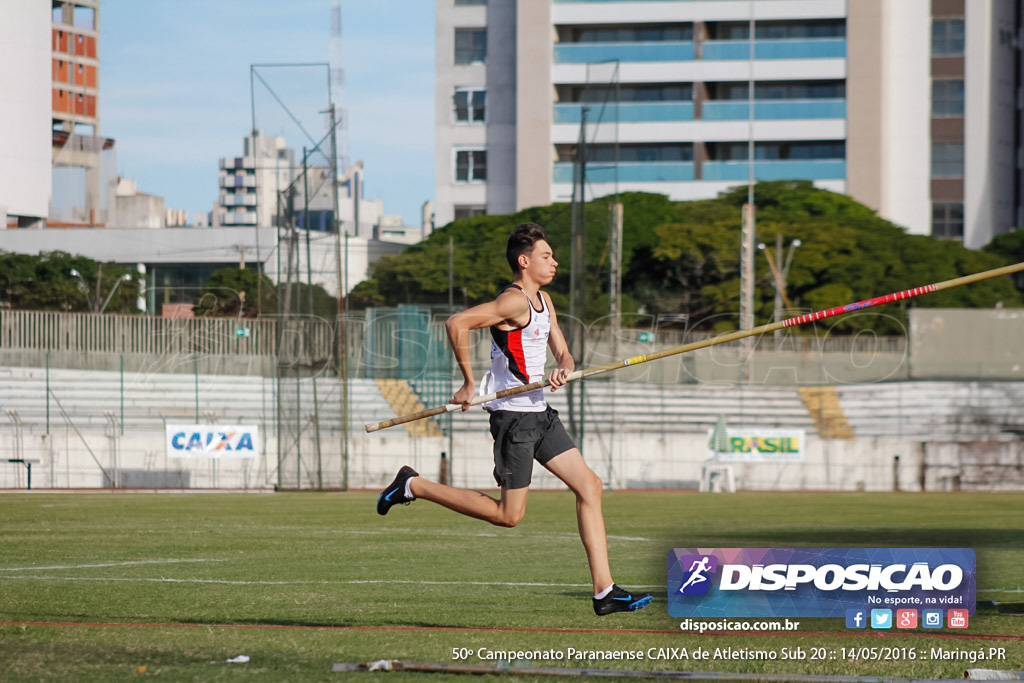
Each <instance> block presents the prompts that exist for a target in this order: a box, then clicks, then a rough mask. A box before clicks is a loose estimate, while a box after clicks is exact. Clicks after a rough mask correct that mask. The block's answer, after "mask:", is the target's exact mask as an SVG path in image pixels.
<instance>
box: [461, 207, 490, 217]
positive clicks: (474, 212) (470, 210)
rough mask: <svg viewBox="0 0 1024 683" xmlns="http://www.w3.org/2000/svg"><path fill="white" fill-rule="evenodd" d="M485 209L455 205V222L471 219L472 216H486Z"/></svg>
mask: <svg viewBox="0 0 1024 683" xmlns="http://www.w3.org/2000/svg"><path fill="white" fill-rule="evenodd" d="M486 215H487V207H486V206H478V205H468V206H467V205H456V206H455V220H459V219H460V218H472V217H473V216H486Z"/></svg>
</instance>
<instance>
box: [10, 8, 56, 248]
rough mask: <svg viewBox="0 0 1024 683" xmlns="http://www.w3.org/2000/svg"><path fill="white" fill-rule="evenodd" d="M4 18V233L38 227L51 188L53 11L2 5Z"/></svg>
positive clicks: (42, 218)
mask: <svg viewBox="0 0 1024 683" xmlns="http://www.w3.org/2000/svg"><path fill="white" fill-rule="evenodd" d="M0 16H2V17H3V21H0V93H2V97H3V105H2V106H0V230H3V229H5V228H8V227H12V228H18V227H37V226H41V225H42V223H43V221H44V220H45V219H46V215H47V211H48V208H49V203H50V188H51V183H52V180H51V178H52V175H51V160H50V157H51V151H50V149H51V147H50V146H51V133H50V109H51V106H50V105H51V93H50V85H51V81H50V70H51V69H50V67H51V60H52V51H51V49H50V30H51V17H50V11H49V8H48V7H47V5H46V4H43V3H39V2H22V1H21V0H0Z"/></svg>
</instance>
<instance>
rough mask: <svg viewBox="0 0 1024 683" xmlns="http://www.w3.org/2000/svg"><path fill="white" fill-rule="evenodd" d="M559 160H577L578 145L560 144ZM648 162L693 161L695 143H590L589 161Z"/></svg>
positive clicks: (588, 150) (558, 147)
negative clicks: (616, 144) (617, 144)
mask: <svg viewBox="0 0 1024 683" xmlns="http://www.w3.org/2000/svg"><path fill="white" fill-rule="evenodd" d="M556 151H557V153H558V160H559V161H562V162H569V161H575V160H576V145H558V146H557V147H556ZM616 160H618V161H619V162H620V163H648V162H659V161H665V162H676V163H678V162H682V161H693V145H692V144H690V143H666V144H661V145H659V144H625V145H619V146H618V147H616V146H615V145H588V146H587V161H588V162H591V163H593V162H598V163H614V162H615V161H616Z"/></svg>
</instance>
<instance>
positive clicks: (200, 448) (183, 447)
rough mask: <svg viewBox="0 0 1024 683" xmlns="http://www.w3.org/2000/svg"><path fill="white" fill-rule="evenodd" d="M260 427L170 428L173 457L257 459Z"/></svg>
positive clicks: (169, 434)
mask: <svg viewBox="0 0 1024 683" xmlns="http://www.w3.org/2000/svg"><path fill="white" fill-rule="evenodd" d="M259 452H260V434H259V427H258V425H196V424H191V425H186V424H169V425H167V457H169V458H255V457H257V456H258V455H259Z"/></svg>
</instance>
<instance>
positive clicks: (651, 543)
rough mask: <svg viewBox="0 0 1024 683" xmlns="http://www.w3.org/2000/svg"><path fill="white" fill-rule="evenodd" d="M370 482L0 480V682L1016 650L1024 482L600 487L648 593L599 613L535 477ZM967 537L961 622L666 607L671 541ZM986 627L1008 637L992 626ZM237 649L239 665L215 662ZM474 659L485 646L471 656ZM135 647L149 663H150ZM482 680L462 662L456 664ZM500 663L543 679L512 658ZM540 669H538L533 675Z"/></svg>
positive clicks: (851, 668) (620, 572)
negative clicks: (503, 499)
mask: <svg viewBox="0 0 1024 683" xmlns="http://www.w3.org/2000/svg"><path fill="white" fill-rule="evenodd" d="M375 499H376V494H375V493H371V492H359V493H322V494H319V493H305V494H298V493H289V494H132V493H117V494H111V493H45V492H33V493H31V494H28V493H5V494H0V680H2V681H21V680H115V679H117V680H123V679H125V678H146V677H152V676H159V677H160V678H161V679H162V680H190V681H191V680H201V681H207V680H227V679H230V680H236V679H245V680H266V681H284V680H303V681H305V680H326V681H338V680H341V679H343V678H344V679H352V680H360V681H367V682H370V681H377V680H380V681H414V680H418V681H424V680H426V681H430V680H441V679H442V678H448V677H447V676H444V677H440V676H430V675H429V674H415V673H409V672H402V673H399V672H392V673H372V674H371V673H350V674H340V673H331V665H332V663H334V662H365V661H373V660H379V659H404V660H417V661H428V662H439V663H445V664H451V663H453V658H452V651H453V649H455V648H470V649H472V650H473V651H474V652H475V651H476V650H477V649H478V648H488V649H490V650H548V649H552V648H553V649H561V650H565V649H567V648H570V647H572V648H576V649H577V650H643V651H646V650H647V649H648V648H652V647H653V648H659V647H674V648H680V647H685V648H690V649H692V648H696V647H702V648H705V649H709V650H711V651H714V649H715V648H728V647H731V648H734V649H748V650H772V651H776V652H779V651H780V650H781V649H783V648H789V649H790V650H793V649H795V648H798V647H799V648H801V649H802V650H803V651H804V652H805V653H806V652H809V651H810V649H811V648H825V650H826V651H827V652H830V653H842V648H848V649H853V648H879V647H892V648H913V650H914V651H921V650H923V651H927V652H930V648H932V647H935V648H941V649H942V650H943V651H944V652H959V653H965V652H970V651H978V650H979V649H981V650H982V651H986V652H987V651H988V648H990V647H997V648H1005V653H1006V659H1005V660H1004V661H980V662H977V663H974V664H972V663H971V662H969V661H963V660H960V661H956V660H954V661H937V660H935V659H933V658H931V657H930V656H928V657H925V658H924V659H922V658H918V659H915V660H903V661H870V660H867V659H864V658H859V657H858V658H846V657H843V656H842V655H841V654H839V655H838V656H837V657H836V658H835V659H832V658H826V659H825V660H816V661H812V660H810V659H803V660H800V661H792V660H789V661H781V660H780V661H770V662H760V661H745V660H725V659H714V658H712V659H709V660H702V661H694V660H679V659H655V660H648V659H645V660H644V661H639V662H607V661H586V660H583V661H581V660H574V661H562V662H542V661H534V662H533V665H535V666H571V667H594V668H615V669H626V668H637V669H645V670H652V669H653V670H686V671H716V672H761V671H764V672H774V673H790V674H844V675H865V676H874V675H879V676H904V677H921V678H959V677H962V675H963V672H964V670H965V669H967V668H973V667H986V668H996V669H1005V670H1014V671H1021V670H1024V617H1022V616H1021V615H1020V613H1022V612H1024V604H1022V603H1024V495H1019V494H968V493H957V494H783V493H766V494H754V493H739V494H734V495H725V494H696V493H690V492H683V493H668V492H666V493H661V492H658V493H652V492H643V493H639V492H615V493H609V494H607V495H606V497H605V515H606V519H607V523H608V533H609V537H610V542H609V545H610V550H611V555H612V568H613V571H614V572H615V575H616V580H617V581H618V582H619V583H620V584H623V585H625V586H627V587H645V588H647V589H648V590H651V591H653V592H654V593H655V595H656V600H655V602H654V604H653V605H651V606H650V607H648V608H647V609H645V610H643V611H640V612H636V613H630V614H615V615H611V616H608V617H602V618H598V617H595V616H594V614H593V611H592V609H591V606H590V595H591V590H590V586H589V575H588V572H587V568H586V563H585V558H584V554H583V549H582V546H581V545H580V543H579V540H578V537H577V536H576V528H575V515H574V501H573V498H572V496H571V495H570V494H568V493H560V492H535V493H531V495H530V503H529V506H528V510H527V515H526V519H525V520H524V521H523V523H522V524H521V525H520V526H519V527H517V528H515V529H499V528H494V527H490V526H488V525H486V524H484V523H481V522H476V521H473V520H469V519H465V518H463V517H460V516H458V515H455V514H453V513H450V512H448V511H445V510H442V509H440V508H438V507H436V506H433V505H431V504H429V503H424V502H417V503H413V504H412V505H411V506H409V507H398V508H395V509H394V510H392V512H391V513H390V514H389V515H388V516H387V517H385V518H381V517H378V516H377V515H376V513H375V512H374V509H373V503H374V501H375ZM791 546H810V547H844V546H900V547H930V546H956V547H970V548H974V549H975V550H976V552H977V558H978V576H979V582H978V583H979V585H978V590H979V594H978V599H979V608H978V613H977V615H976V616H975V617H973V618H972V620H971V624H970V628H969V629H968V630H967V631H966V632H963V631H957V632H952V631H947V630H945V629H943V630H942V631H938V632H932V631H929V632H926V631H923V630H917V631H910V632H902V633H901V632H895V631H894V632H891V633H887V634H886V635H884V636H880V635H878V632H872V631H867V632H863V631H848V630H847V629H846V628H845V625H844V623H843V622H842V620H839V619H802V620H801V626H800V631H799V632H797V633H785V634H781V635H754V634H731V635H703V636H701V635H696V634H693V633H681V632H680V631H679V621H680V620H679V619H673V618H671V617H669V616H668V614H667V612H666V603H665V572H666V560H665V558H666V553H667V552H668V550H669V549H671V548H673V547H791ZM983 636H1007V637H1006V638H999V639H989V638H984V637H983ZM239 654H245V655H248V656H249V657H250V658H251V659H250V661H249V662H248V663H226V662H225V660H227V659H229V658H232V657H234V656H236V655H239ZM466 663H470V664H495V663H497V662H494V661H481V660H480V659H478V658H476V656H475V655H474V656H473V657H471V658H470V659H468V660H466ZM140 667H145V668H144V669H142V668H140ZM467 680H473V679H467ZM500 680H534V679H532V678H528V677H522V676H515V677H513V676H506V677H503V678H501V679H500ZM536 680H550V679H536Z"/></svg>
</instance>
